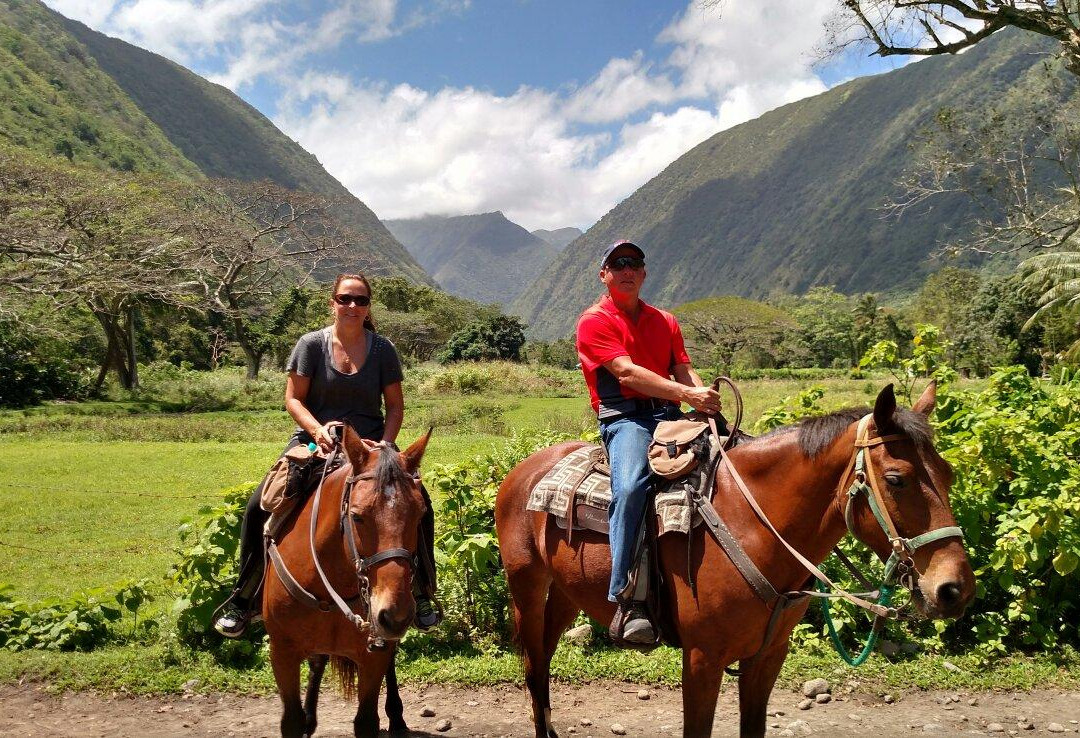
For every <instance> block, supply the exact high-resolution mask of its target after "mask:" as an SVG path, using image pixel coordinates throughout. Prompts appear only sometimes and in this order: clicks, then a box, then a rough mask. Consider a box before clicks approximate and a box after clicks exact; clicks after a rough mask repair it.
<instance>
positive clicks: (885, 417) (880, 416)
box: [874, 382, 896, 432]
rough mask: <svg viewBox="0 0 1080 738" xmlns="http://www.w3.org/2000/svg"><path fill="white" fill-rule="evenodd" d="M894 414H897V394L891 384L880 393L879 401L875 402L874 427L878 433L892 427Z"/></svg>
mask: <svg viewBox="0 0 1080 738" xmlns="http://www.w3.org/2000/svg"><path fill="white" fill-rule="evenodd" d="M894 412H896V394H895V393H894V392H893V386H892V383H891V382H890V383H889V384H887V385H885V389H883V390H881V392H879V393H878V396H877V400H876V401H874V425H875V426H876V427H877V429H878V432H881V430H882V429H883V428H887V427H889V426H891V425H892V416H893V413H894Z"/></svg>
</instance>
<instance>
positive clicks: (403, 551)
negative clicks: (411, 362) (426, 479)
mask: <svg viewBox="0 0 1080 738" xmlns="http://www.w3.org/2000/svg"><path fill="white" fill-rule="evenodd" d="M429 437H430V433H429V434H428V435H425V436H424V437H423V438H421V439H420V440H418V441H417V442H416V443H414V444H413V445H412V446H410V447H409V448H408V449H407V450H406V451H404V452H399V451H397V450H396V449H394V448H391V447H389V446H383V447H381V448H379V449H377V450H372V449H370V448H369V447H368V446H366V445H365V444H364V443H363V442H362V441H361V439H360V437H359V436H358V435H356V433H355V432H353V430H352V429H351V428H348V427H346V429H345V435H344V438H343V439H342V442H341V450H342V451H343V453H344V454H345V456H346V458H347V460H348V462H349V463H348V464H347V465H345V466H344V467H342V468H340V469H338V470H337V471H336V472H334V473H332V474H330V475H328V476H326V475H324V478H323V479H322V481H321V482H320V484H319V488H318V490H317V491H316V493H315V494H314V495H313V496H312V497H311V498H310V499H308V500H307V501H306V502H305V504H304V506H303V508H302V509H301V510H300V511H299V512H298V514H296V515H295V516H294V518H293V520H292V522H291V524H289V525H288V527H286V528H285V530H284V532H283V533H282V534H281V536H280V544H276V545H272V546H271V548H270V566H269V567H268V569H267V575H266V583H265V586H264V594H263V618H264V620H265V622H266V632H267V633H268V634H269V635H270V661H271V664H272V665H273V669H274V680H275V681H276V682H277V686H278V693H279V694H280V696H281V701H282V707H283V713H282V717H281V734H282V735H283V736H301V735H309V736H310V735H311V734H312V733H314V731H315V726H316V722H317V718H316V706H317V703H318V695H319V683H320V681H321V679H322V674H323V669H324V668H325V666H326V663H327V657H329V660H330V661H331V663H332V664H333V665H334V667H335V668H336V670H337V671H338V674H339V676H340V677H341V684H342V687H343V688H344V689H345V691H346V693H354V694H356V695H357V697H358V702H359V707H358V709H357V713H356V718H355V720H354V721H353V729H354V731H355V734H356V735H357V736H375V735H376V734H377V733H378V730H379V715H378V710H377V707H378V698H379V690H380V688H381V686H382V681H383V676H384V675H386V678H387V687H388V692H389V696H388V697H387V711H388V712H389V713H391V725H390V727H391V730H392V731H401V730H404V729H405V724H404V721H403V720H402V718H401V703H400V699H398V698H397V689H396V681H395V680H394V674H393V658H394V651H395V648H396V644H397V641H398V640H400V639H401V637H402V636H404V635H405V631H406V630H407V629H408V627H409V626H410V625H411V624H412V622H413V615H414V610H415V607H416V604H415V602H414V601H413V596H412V574H413V568H414V566H415V557H416V549H417V528H418V526H419V523H420V518H421V517H422V516H423V514H424V510H425V503H424V499H423V496H422V495H421V492H420V479H419V468H420V460H421V458H422V457H423V455H424V449H425V448H426V447H427V442H428V438H429ZM334 453H335V454H336V453H338V451H337V450H335V451H334ZM331 466H332V464H331V463H329V462H328V463H327V468H329V467H331ZM305 659H306V660H308V661H309V664H310V666H311V670H310V675H309V680H308V688H307V695H306V698H305V699H304V700H303V701H302V700H301V698H300V665H301V664H302V663H303V661H304V660H305Z"/></svg>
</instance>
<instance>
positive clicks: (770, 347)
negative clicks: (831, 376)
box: [674, 296, 795, 375]
mask: <svg viewBox="0 0 1080 738" xmlns="http://www.w3.org/2000/svg"><path fill="white" fill-rule="evenodd" d="M674 313H675V315H676V316H677V317H678V318H679V322H680V324H681V325H682V327H683V333H684V337H685V338H686V340H687V342H688V343H689V344H690V345H691V348H692V349H693V350H694V353H695V354H697V355H703V356H704V357H705V359H704V361H702V363H707V364H709V365H711V366H712V368H713V371H714V372H715V373H716V374H717V375H720V374H728V373H730V371H731V368H732V366H733V365H734V363H735V357H736V356H737V355H738V354H739V353H740V352H758V353H762V354H764V353H770V354H771V353H772V352H774V351H775V348H776V345H777V343H778V342H779V339H780V336H781V335H782V334H783V332H784V331H785V330H787V329H790V328H793V327H794V326H795V321H794V320H793V319H792V318H791V316H789V315H788V314H787V313H785V312H784V311H783V310H780V309H778V308H775V307H773V306H771V305H766V304H765V303H763V302H756V301H754V300H747V299H745V298H742V297H732V296H725V297H709V298H706V299H704V300H695V301H694V302H688V303H686V304H684V305H680V306H679V307H677V308H675V310H674Z"/></svg>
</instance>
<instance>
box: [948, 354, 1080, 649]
mask: <svg viewBox="0 0 1080 738" xmlns="http://www.w3.org/2000/svg"><path fill="white" fill-rule="evenodd" d="M943 399H944V401H943V402H939V405H938V410H937V413H936V417H937V425H938V443H937V447H938V449H939V450H940V451H941V454H942V456H944V457H945V458H946V459H947V460H948V461H949V462H950V463H951V464H952V465H953V468H954V470H955V472H956V481H955V482H954V484H953V487H952V492H951V499H952V503H953V510H954V511H955V513H956V519H957V521H958V523H959V524H960V527H961V528H963V530H964V534H965V536H966V545H967V547H968V551H969V553H970V554H971V557H972V565H973V566H974V567H975V576H976V579H977V581H978V592H977V594H976V599H977V605H976V606H975V608H974V610H975V615H974V616H973V618H972V621H973V622H974V625H971V624H970V622H971V621H969V622H968V623H963V622H959V623H956V624H955V625H953V626H951V628H950V630H951V631H953V632H955V633H957V634H958V635H963V636H965V637H969V638H973V639H974V640H977V641H978V642H979V643H980V644H981V646H982V647H983V648H984V649H986V650H991V651H1004V650H1005V649H1006V647H1007V646H1013V645H1023V646H1028V647H1037V648H1044V649H1048V648H1054V647H1056V646H1058V645H1060V644H1061V643H1062V642H1066V643H1072V644H1074V645H1075V644H1077V643H1080V638H1078V635H1077V634H1078V631H1077V628H1076V622H1077V619H1078V618H1080V597H1078V595H1077V592H1078V591H1080V568H1078V564H1080V463H1078V462H1077V454H1078V452H1080V380H1077V379H1075V378H1073V379H1071V380H1069V381H1067V382H1065V383H1062V384H1055V383H1053V382H1048V381H1045V380H1039V379H1035V378H1033V377H1031V376H1029V375H1028V373H1027V370H1026V369H1025V368H1024V367H1022V366H1013V367H1008V368H1005V369H1001V370H999V371H998V372H997V373H995V374H993V375H992V376H991V377H990V380H989V383H988V384H987V386H986V388H985V389H983V390H981V391H967V392H955V391H954V392H949V393H947V394H946V395H945V397H944V398H943ZM965 629H966V630H968V631H969V632H968V633H962V631H963V630H965Z"/></svg>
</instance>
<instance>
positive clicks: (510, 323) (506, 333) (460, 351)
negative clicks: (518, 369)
mask: <svg viewBox="0 0 1080 738" xmlns="http://www.w3.org/2000/svg"><path fill="white" fill-rule="evenodd" d="M524 345H525V324H524V323H522V322H521V320H520V319H518V318H515V317H513V316H507V315H495V316H491V317H487V318H481V319H480V320H477V321H474V322H472V323H470V324H469V325H467V326H465V327H464V328H462V329H461V330H459V331H458V332H457V333H455V334H454V335H452V336H450V340H449V341H448V342H447V343H446V348H445V349H444V350H443V352H442V353H441V354H439V361H441V362H442V363H444V364H449V363H450V362H453V361H485V360H495V359H503V360H508V361H521V348H522V346H524Z"/></svg>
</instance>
